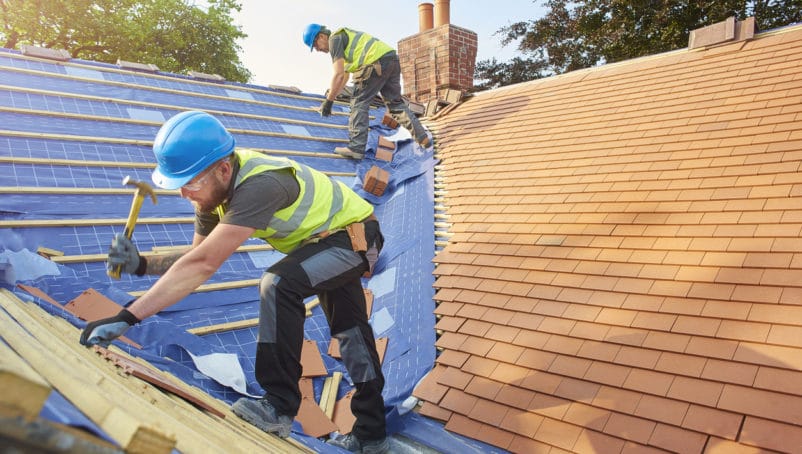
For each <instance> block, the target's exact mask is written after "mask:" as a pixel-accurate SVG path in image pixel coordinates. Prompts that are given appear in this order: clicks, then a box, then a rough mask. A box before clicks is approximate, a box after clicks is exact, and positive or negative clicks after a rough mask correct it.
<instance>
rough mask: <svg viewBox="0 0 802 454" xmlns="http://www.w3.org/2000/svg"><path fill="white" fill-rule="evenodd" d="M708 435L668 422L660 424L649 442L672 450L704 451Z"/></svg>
mask: <svg viewBox="0 0 802 454" xmlns="http://www.w3.org/2000/svg"><path fill="white" fill-rule="evenodd" d="M706 442H707V436H706V435H704V434H700V433H697V432H691V431H689V430H684V429H681V428H678V427H674V426H669V425H666V424H658V425H657V427H655V429H654V432H652V436H651V438H649V444H650V445H653V446H657V447H660V448H663V449H665V450H668V451H672V452H702V450H703V449H704V447H705V443H706Z"/></svg>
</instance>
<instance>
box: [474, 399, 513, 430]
mask: <svg viewBox="0 0 802 454" xmlns="http://www.w3.org/2000/svg"><path fill="white" fill-rule="evenodd" d="M507 409H508V407H507V406H506V405H502V404H499V403H496V402H493V401H490V400H485V399H478V400H477V401H476V405H474V406H473V408H472V409H471V411H470V412H469V413H468V417H469V418H471V419H475V420H477V421H481V422H483V423H485V424H490V425H492V426H496V427H498V426H499V425H500V424H501V421H502V420H504V417H505V416H506V415H507Z"/></svg>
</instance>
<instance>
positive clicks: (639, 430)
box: [604, 413, 657, 452]
mask: <svg viewBox="0 0 802 454" xmlns="http://www.w3.org/2000/svg"><path fill="white" fill-rule="evenodd" d="M656 425H657V424H656V423H655V422H653V421H649V420H647V419H642V418H635V417H632V416H628V415H624V414H621V413H612V414H610V418H609V419H608V420H607V424H605V426H604V432H605V433H608V434H610V435H613V436H615V437H618V438H623V439H624V440H630V441H634V442H636V443H641V444H646V443H648V441H649V439H650V438H651V436H652V433H653V432H654V428H655V426H656ZM624 452H626V451H624Z"/></svg>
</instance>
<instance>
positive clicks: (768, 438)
mask: <svg viewBox="0 0 802 454" xmlns="http://www.w3.org/2000/svg"><path fill="white" fill-rule="evenodd" d="M754 23H755V22H754V18H748V19H746V20H744V21H736V20H735V19H734V18H731V19H728V20H727V21H723V22H722V23H719V24H713V25H711V26H710V27H705V29H700V30H695V31H694V32H692V34H691V38H690V39H689V47H688V48H687V49H683V50H678V51H672V52H669V53H665V54H660V55H655V56H649V57H643V58H639V59H634V60H630V61H626V62H619V63H615V64H610V65H605V66H600V67H595V68H590V69H587V70H581V71H577V72H574V73H568V74H564V75H560V76H556V77H553V78H548V79H539V80H536V81H532V82H528V83H522V84H518V85H515V86H510V87H504V88H502V89H498V90H490V91H488V92H482V93H477V94H476V96H474V97H473V98H471V99H468V100H466V101H465V102H463V103H462V104H461V105H460V106H459V107H458V108H456V109H454V110H452V111H450V112H448V114H447V115H443V116H441V117H438V118H436V119H433V121H430V124H431V125H432V128H433V129H434V130H435V131H436V142H437V144H438V154H439V157H440V159H441V164H440V166H439V169H438V170H439V172H437V173H436V178H437V179H440V180H442V181H443V183H442V185H441V186H439V187H438V189H439V190H442V191H443V193H444V194H447V200H448V203H447V205H443V206H442V207H441V212H442V213H443V215H447V216H448V229H449V231H450V233H451V234H452V236H451V237H450V240H449V241H448V242H443V243H441V244H440V246H442V249H441V250H440V251H439V252H438V254H437V255H436V256H435V258H434V262H435V264H436V268H435V271H434V272H435V277H436V281H435V289H436V295H435V299H436V302H437V308H436V310H435V313H436V315H437V317H438V323H437V325H436V327H435V329H436V330H437V332H438V335H439V336H438V340H437V348H438V350H439V351H440V352H441V353H440V355H439V357H438V358H437V361H436V365H435V368H434V369H433V370H432V372H431V373H430V374H429V375H427V377H426V378H425V379H424V380H423V381H422V382H421V384H420V385H419V386H418V387H416V389H415V391H414V395H415V396H416V397H418V398H419V399H421V401H422V402H423V403H422V405H421V407H420V412H421V413H423V414H424V415H426V416H429V417H432V418H435V419H438V420H442V421H444V422H445V427H446V429H448V430H451V431H454V432H456V433H459V434H461V435H465V436H468V437H472V438H477V439H480V440H482V441H484V442H487V443H490V444H492V445H495V446H498V447H501V448H504V449H507V450H510V451H512V452H546V451H548V450H550V449H552V450H557V451H559V452H577V453H579V452H605V453H608V452H612V453H616V452H630V451H632V450H640V451H644V450H647V451H650V450H655V452H656V451H661V452H662V451H670V452H689V453H693V452H698V453H703V452H704V453H707V452H753V451H754V452H758V451H760V452H775V451H776V452H799V451H800V450H802V414H800V413H799V411H798V408H802V388H800V387H799V386H795V385H791V383H799V382H800V381H799V380H800V379H802V361H800V360H799V358H800V357H802V342H800V341H799V340H798V339H799V338H800V337H797V335H798V334H800V333H802V306H800V301H802V279H800V278H802V260H800V257H802V177H800V176H799V175H800V172H799V169H800V168H802V152H800V150H802V107H800V106H802V102H800V101H802V69H800V68H802V26H800V25H797V26H789V27H785V28H783V29H777V30H771V31H767V32H764V33H760V34H756V30H755V26H754ZM792 333H796V334H792Z"/></svg>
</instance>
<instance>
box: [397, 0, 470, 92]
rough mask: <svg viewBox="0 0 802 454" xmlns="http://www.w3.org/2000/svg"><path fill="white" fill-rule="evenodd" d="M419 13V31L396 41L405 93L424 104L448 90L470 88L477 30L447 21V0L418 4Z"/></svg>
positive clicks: (448, 12) (448, 19)
mask: <svg viewBox="0 0 802 454" xmlns="http://www.w3.org/2000/svg"><path fill="white" fill-rule="evenodd" d="M432 10H434V17H433V18H432ZM418 16H419V21H418V22H419V28H420V30H419V32H418V33H417V34H416V35H412V36H409V37H406V38H403V39H401V41H399V42H398V56H399V59H400V61H401V75H402V76H403V78H404V87H403V88H404V90H403V91H404V94H405V95H406V96H407V97H408V98H409V99H411V100H413V101H417V102H419V103H424V104H425V103H427V102H428V101H429V100H432V99H437V98H441V99H444V98H445V96H444V92H445V91H446V90H448V89H455V90H459V91H468V90H470V89H471V88H473V70H474V67H475V66H476V49H477V44H478V40H477V35H476V33H475V32H472V31H470V30H467V29H464V28H462V27H457V26H455V25H452V24H451V23H450V22H451V21H450V10H449V0H434V4H432V3H421V4H419V5H418Z"/></svg>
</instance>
